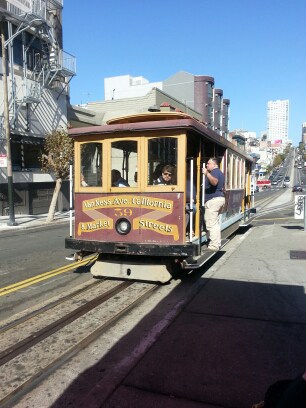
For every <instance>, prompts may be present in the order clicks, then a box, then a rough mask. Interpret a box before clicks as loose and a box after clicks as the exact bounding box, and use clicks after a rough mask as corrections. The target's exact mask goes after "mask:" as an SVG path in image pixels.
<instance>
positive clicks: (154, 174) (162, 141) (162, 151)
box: [148, 137, 178, 186]
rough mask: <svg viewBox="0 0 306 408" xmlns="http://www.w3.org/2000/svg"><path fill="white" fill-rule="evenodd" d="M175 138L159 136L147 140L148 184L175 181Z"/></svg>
mask: <svg viewBox="0 0 306 408" xmlns="http://www.w3.org/2000/svg"><path fill="white" fill-rule="evenodd" d="M177 146H178V142H177V138H173V137H160V138H154V139H150V140H149V141H148V185H149V186H152V185H175V184H176V183H177V178H176V169H177V149H178V147H177Z"/></svg>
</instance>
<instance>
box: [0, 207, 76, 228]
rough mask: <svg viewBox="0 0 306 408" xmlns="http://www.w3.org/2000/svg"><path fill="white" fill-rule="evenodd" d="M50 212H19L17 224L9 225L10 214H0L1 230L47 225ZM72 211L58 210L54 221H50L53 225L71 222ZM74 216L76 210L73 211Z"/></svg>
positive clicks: (16, 218) (16, 217)
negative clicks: (33, 213)
mask: <svg viewBox="0 0 306 408" xmlns="http://www.w3.org/2000/svg"><path fill="white" fill-rule="evenodd" d="M47 215H48V214H39V215H27V214H18V215H15V222H16V225H13V226H8V225H7V223H8V222H9V219H10V217H9V216H0V232H1V231H12V230H20V229H25V228H37V227H41V226H44V225H45V226H47V225H48V223H46V219H47ZM69 217H70V212H69V211H64V212H56V213H55V215H54V221H52V222H51V223H49V225H52V224H54V223H57V222H69ZM73 217H74V212H73Z"/></svg>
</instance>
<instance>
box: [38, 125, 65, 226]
mask: <svg viewBox="0 0 306 408" xmlns="http://www.w3.org/2000/svg"><path fill="white" fill-rule="evenodd" d="M72 159H73V140H72V139H71V137H70V136H69V135H68V133H67V131H66V130H64V129H57V130H53V131H52V132H51V133H49V134H47V136H46V139H45V143H44V152H43V153H42V155H41V163H42V170H43V171H45V172H53V173H54V175H55V177H56V183H55V188H54V192H53V197H52V200H51V204H50V207H49V212H48V216H47V219H46V222H51V221H53V220H54V214H55V208H56V203H57V199H58V195H59V192H60V190H61V187H62V182H63V180H64V179H65V178H67V177H68V175H69V165H70V162H71V161H72Z"/></svg>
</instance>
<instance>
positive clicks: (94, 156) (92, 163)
mask: <svg viewBox="0 0 306 408" xmlns="http://www.w3.org/2000/svg"><path fill="white" fill-rule="evenodd" d="M81 186H82V187H87V186H93V187H97V186H102V144H101V143H93V142H91V143H83V144H81Z"/></svg>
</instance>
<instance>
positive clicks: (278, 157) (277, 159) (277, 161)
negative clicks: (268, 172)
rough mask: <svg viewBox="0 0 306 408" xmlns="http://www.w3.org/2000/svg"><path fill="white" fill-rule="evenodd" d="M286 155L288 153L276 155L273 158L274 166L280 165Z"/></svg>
mask: <svg viewBox="0 0 306 408" xmlns="http://www.w3.org/2000/svg"><path fill="white" fill-rule="evenodd" d="M285 157H286V155H285V154H282V153H280V154H278V155H276V156H275V157H274V160H273V167H277V166H279V165H280V164H281V163H282V162H283V161H284V159H285Z"/></svg>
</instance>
